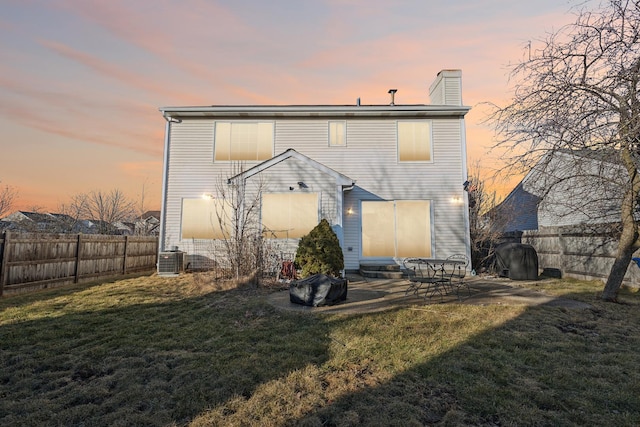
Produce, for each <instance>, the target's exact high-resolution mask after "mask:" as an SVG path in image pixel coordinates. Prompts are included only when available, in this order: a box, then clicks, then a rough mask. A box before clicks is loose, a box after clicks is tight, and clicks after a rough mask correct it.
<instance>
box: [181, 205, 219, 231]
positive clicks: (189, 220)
mask: <svg viewBox="0 0 640 427" xmlns="http://www.w3.org/2000/svg"><path fill="white" fill-rule="evenodd" d="M225 209H227V204H226V203H224V201H222V200H217V199H183V200H182V239H183V240H184V239H223V238H225V233H223V230H222V227H221V225H220V219H222V220H223V223H228V221H226V218H227V215H228V212H226V211H225ZM226 234H227V236H228V230H227V233H226Z"/></svg>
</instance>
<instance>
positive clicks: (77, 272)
mask: <svg viewBox="0 0 640 427" xmlns="http://www.w3.org/2000/svg"><path fill="white" fill-rule="evenodd" d="M81 259H82V234H80V233H79V234H78V241H77V242H76V268H75V271H74V272H73V275H74V278H73V283H78V280H79V278H80V260H81Z"/></svg>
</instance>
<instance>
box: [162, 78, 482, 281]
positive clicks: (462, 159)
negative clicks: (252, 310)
mask: <svg viewBox="0 0 640 427" xmlns="http://www.w3.org/2000/svg"><path fill="white" fill-rule="evenodd" d="M395 92H396V91H395V89H392V90H389V94H390V97H391V101H390V103H389V104H385V105H361V104H360V102H359V101H358V102H356V103H355V104H353V105H284V106H278V105H270V106H259V105H248V106H202V107H164V108H161V109H160V111H161V112H162V114H163V116H164V118H165V119H166V121H167V123H166V133H165V163H164V170H163V200H162V218H161V225H160V250H161V251H163V250H167V249H169V248H172V247H174V246H177V247H179V248H181V249H182V250H185V251H188V252H194V251H197V250H198V249H197V247H196V246H195V243H194V242H195V241H202V240H208V241H214V240H216V239H219V238H220V231H219V230H217V227H219V224H218V221H216V218H215V215H216V209H223V208H224V202H222V201H221V200H223V199H224V195H223V194H221V193H220V188H219V187H217V183H220V181H221V178H223V180H224V181H225V183H226V181H227V179H229V180H230V182H244V183H247V184H248V185H250V186H252V188H254V187H255V186H256V185H257V184H258V183H260V182H261V183H263V184H264V186H263V188H262V192H261V194H260V201H259V202H260V203H259V206H258V209H257V212H256V215H257V216H258V220H259V222H260V224H259V225H260V227H261V229H262V232H263V235H264V237H265V238H267V239H270V241H272V242H285V243H286V242H288V243H291V244H293V245H294V248H295V246H296V245H297V241H298V239H300V237H302V236H303V235H305V234H306V233H308V232H309V231H310V230H311V228H313V227H314V226H315V225H316V224H318V222H319V221H320V220H321V219H326V220H327V221H328V222H329V223H330V224H331V226H332V228H333V230H334V231H335V232H336V235H337V236H338V239H339V241H340V244H341V246H342V250H343V253H344V262H345V269H346V270H357V269H358V268H359V266H360V264H361V263H363V262H365V263H366V262H394V261H397V260H398V259H401V258H405V257H437V258H443V257H447V256H450V255H453V254H460V253H462V254H466V255H467V256H469V255H470V253H469V252H470V249H469V247H470V245H469V220H468V201H467V194H466V193H465V192H464V190H463V183H464V182H465V181H466V178H467V175H466V169H467V167H466V135H465V121H464V118H465V115H466V113H467V112H468V111H469V107H466V106H464V105H463V103H462V74H461V71H460V70H443V71H441V72H440V73H438V75H437V77H436V79H435V81H434V82H433V84H432V85H431V87H430V90H429V95H430V98H431V104H416V105H405V104H396V103H395ZM425 92H426V91H425ZM425 97H426V93H425ZM237 164H241V165H242V167H241V170H238V169H237V168H234V165H237Z"/></svg>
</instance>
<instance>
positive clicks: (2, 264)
mask: <svg viewBox="0 0 640 427" xmlns="http://www.w3.org/2000/svg"><path fill="white" fill-rule="evenodd" d="M157 257H158V238H157V237H154V236H107V235H98V234H44V233H15V232H8V231H7V232H5V233H4V234H2V235H0V296H1V295H3V294H11V293H19V292H27V291H31V290H36V289H44V288H49V287H55V286H61V285H65V284H70V283H80V282H86V281H90V280H95V279H97V278H101V277H109V276H119V275H123V274H129V273H136V272H143V271H151V270H154V269H155V268H156V260H157Z"/></svg>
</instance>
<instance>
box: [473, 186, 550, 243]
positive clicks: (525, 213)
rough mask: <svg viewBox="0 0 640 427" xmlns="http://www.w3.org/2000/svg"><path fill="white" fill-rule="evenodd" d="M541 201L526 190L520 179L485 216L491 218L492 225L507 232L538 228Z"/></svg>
mask: <svg viewBox="0 0 640 427" xmlns="http://www.w3.org/2000/svg"><path fill="white" fill-rule="evenodd" d="M539 201H540V198H539V197H538V196H536V195H535V194H531V193H529V192H528V191H526V190H525V189H524V187H523V185H522V181H520V183H518V185H516V187H515V188H514V189H513V190H511V193H509V195H507V197H505V199H504V200H503V201H502V202H500V204H498V205H497V206H495V207H494V208H493V209H491V210H490V211H489V212H488V213H487V214H486V215H485V217H488V218H490V219H491V221H492V225H493V226H494V227H497V228H498V229H499V230H501V231H502V232H505V233H508V232H512V231H525V230H537V229H538V203H539Z"/></svg>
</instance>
